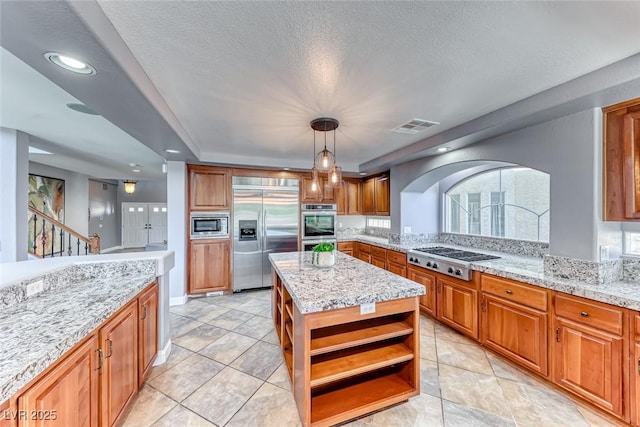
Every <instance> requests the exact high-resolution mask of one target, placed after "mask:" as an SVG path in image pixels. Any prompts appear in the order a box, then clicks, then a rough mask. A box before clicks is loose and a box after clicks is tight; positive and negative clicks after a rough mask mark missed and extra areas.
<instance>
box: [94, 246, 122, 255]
mask: <svg viewBox="0 0 640 427" xmlns="http://www.w3.org/2000/svg"><path fill="white" fill-rule="evenodd" d="M120 249H124V246H111V247H110V248H107V249H100V253H101V254H108V253H109V252H113V251H119V250H120Z"/></svg>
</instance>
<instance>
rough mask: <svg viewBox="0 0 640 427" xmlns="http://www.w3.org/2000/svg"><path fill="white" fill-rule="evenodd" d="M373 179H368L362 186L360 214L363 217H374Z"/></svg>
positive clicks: (374, 184) (374, 181)
mask: <svg viewBox="0 0 640 427" xmlns="http://www.w3.org/2000/svg"><path fill="white" fill-rule="evenodd" d="M375 187H376V180H375V178H369V179H367V180H366V181H364V183H363V184H362V213H363V214H364V215H375V214H376V207H375Z"/></svg>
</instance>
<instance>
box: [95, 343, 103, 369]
mask: <svg viewBox="0 0 640 427" xmlns="http://www.w3.org/2000/svg"><path fill="white" fill-rule="evenodd" d="M96 351H97V352H98V367H97V368H96V369H95V370H96V371H99V370H100V369H102V349H101V348H99V349H97V350H96Z"/></svg>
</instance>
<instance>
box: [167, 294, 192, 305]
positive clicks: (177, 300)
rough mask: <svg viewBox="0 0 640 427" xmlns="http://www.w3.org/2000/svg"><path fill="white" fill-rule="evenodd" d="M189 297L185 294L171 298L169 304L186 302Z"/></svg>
mask: <svg viewBox="0 0 640 427" xmlns="http://www.w3.org/2000/svg"><path fill="white" fill-rule="evenodd" d="M188 299H189V297H188V296H187V295H186V294H185V295H182V296H180V297H171V298H169V306H170V307H171V306H174V305H182V304H186V303H187V300H188Z"/></svg>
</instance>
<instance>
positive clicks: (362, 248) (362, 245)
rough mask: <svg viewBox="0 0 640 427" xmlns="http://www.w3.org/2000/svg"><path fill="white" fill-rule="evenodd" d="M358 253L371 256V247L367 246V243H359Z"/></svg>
mask: <svg viewBox="0 0 640 427" xmlns="http://www.w3.org/2000/svg"><path fill="white" fill-rule="evenodd" d="M358 251H360V252H362V253H365V254H370V253H371V245H367V244H366V243H358Z"/></svg>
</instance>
